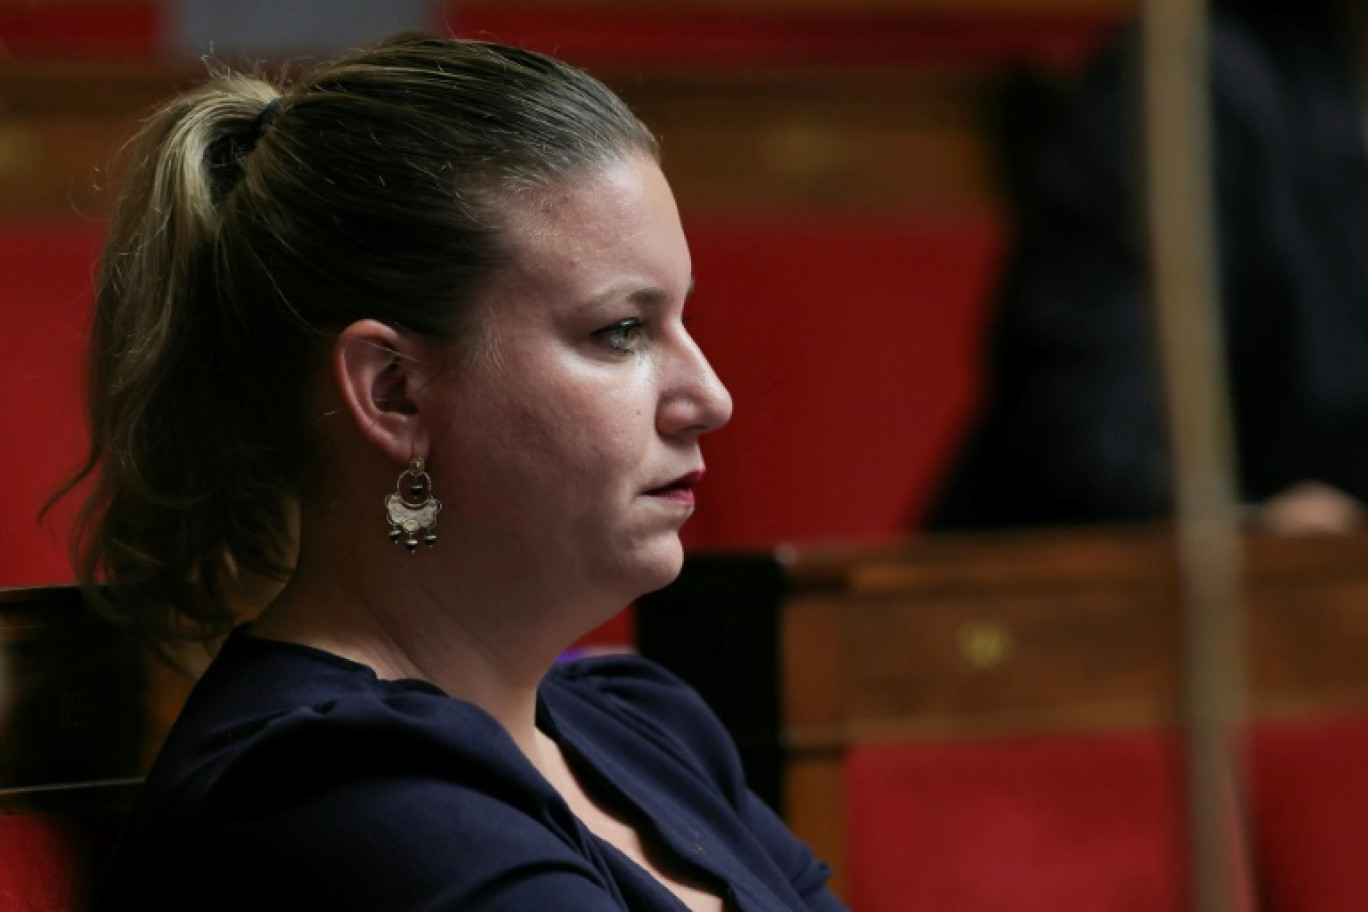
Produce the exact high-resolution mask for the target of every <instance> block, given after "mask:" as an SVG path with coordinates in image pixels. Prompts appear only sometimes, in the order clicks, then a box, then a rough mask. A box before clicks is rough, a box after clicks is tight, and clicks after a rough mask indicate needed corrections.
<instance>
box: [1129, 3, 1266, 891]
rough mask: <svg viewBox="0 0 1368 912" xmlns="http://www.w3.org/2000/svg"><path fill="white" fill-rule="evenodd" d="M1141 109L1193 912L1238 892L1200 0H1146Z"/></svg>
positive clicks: (1238, 633) (1230, 617)
mask: <svg viewBox="0 0 1368 912" xmlns="http://www.w3.org/2000/svg"><path fill="white" fill-rule="evenodd" d="M1143 25H1144V47H1145V51H1144V55H1145V59H1144V67H1143V73H1144V82H1143V85H1144V119H1145V124H1144V125H1145V130H1144V133H1145V146H1146V149H1145V151H1146V161H1147V182H1148V197H1149V199H1148V204H1149V208H1148V217H1149V234H1150V238H1151V251H1152V256H1153V264H1152V266H1153V274H1152V276H1153V289H1154V296H1155V302H1156V305H1157V308H1158V325H1159V342H1160V352H1161V360H1162V364H1163V369H1164V378H1165V383H1166V385H1167V393H1168V402H1169V427H1170V436H1171V438H1172V446H1173V454H1174V471H1175V479H1174V482H1175V493H1176V503H1175V508H1176V516H1175V522H1176V531H1177V547H1178V561H1179V579H1180V581H1181V589H1182V597H1183V607H1184V618H1185V621H1184V642H1185V657H1184V680H1185V689H1184V696H1183V700H1184V707H1183V709H1184V722H1185V726H1186V732H1185V734H1186V741H1185V743H1186V751H1187V755H1186V759H1187V792H1188V822H1189V834H1190V847H1191V851H1190V860H1191V865H1192V868H1191V877H1192V882H1191V890H1192V905H1191V908H1192V909H1193V910H1194V912H1233V910H1235V909H1236V908H1237V902H1238V901H1239V897H1241V896H1242V895H1243V891H1242V890H1241V886H1242V885H1241V884H1238V883H1237V882H1236V881H1237V877H1236V874H1237V872H1238V871H1240V870H1241V868H1242V867H1243V865H1242V864H1241V862H1242V861H1243V859H1244V851H1245V845H1244V839H1243V834H1242V827H1241V825H1240V821H1241V815H1240V813H1239V808H1238V807H1237V806H1236V804H1235V802H1236V795H1237V794H1238V792H1239V789H1238V787H1237V782H1236V779H1237V777H1236V772H1235V771H1236V760H1237V757H1238V751H1237V749H1236V738H1237V737H1238V732H1239V726H1240V722H1241V720H1242V718H1243V715H1244V706H1243V694H1244V683H1245V674H1244V662H1243V647H1244V636H1243V623H1242V618H1241V613H1240V606H1239V599H1238V595H1239V593H1238V588H1239V587H1238V581H1239V573H1240V551H1239V548H1240V541H1239V529H1238V525H1237V522H1238V520H1237V513H1236V510H1235V495H1234V492H1235V485H1234V483H1233V471H1232V468H1231V466H1232V459H1231V430H1230V417H1229V408H1228V404H1227V401H1226V398H1225V395H1224V377H1225V371H1224V364H1225V357H1224V346H1223V343H1222V338H1221V335H1222V334H1221V321H1220V311H1219V307H1218V304H1217V301H1218V298H1217V276H1216V267H1215V263H1214V255H1213V251H1214V250H1215V234H1214V230H1213V219H1212V197H1213V194H1212V188H1211V171H1212V156H1211V142H1210V115H1209V110H1208V108H1209V99H1210V89H1209V86H1210V79H1209V78H1208V70H1207V18H1206V9H1205V3H1204V2H1203V0H1146V2H1145V5H1144V16H1143Z"/></svg>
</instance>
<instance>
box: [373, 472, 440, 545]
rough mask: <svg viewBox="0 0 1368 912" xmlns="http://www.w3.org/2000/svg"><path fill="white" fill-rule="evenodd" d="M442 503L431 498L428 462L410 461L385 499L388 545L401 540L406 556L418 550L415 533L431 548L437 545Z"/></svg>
mask: <svg viewBox="0 0 1368 912" xmlns="http://www.w3.org/2000/svg"><path fill="white" fill-rule="evenodd" d="M441 509H442V502H441V501H440V500H438V499H437V498H435V497H433V496H432V476H431V475H429V474H428V473H427V462H426V461H424V460H423V458H422V457H421V456H414V457H413V458H412V459H410V460H409V464H408V468H407V469H404V471H402V472H400V473H399V481H398V482H397V483H396V484H395V490H394V493H393V494H387V495H385V511H386V512H387V513H388V514H389V523H390V533H389V537H390V541H392V542H394V543H395V544H398V543H399V541H400V540H401V539H402V540H403V542H404V547H405V548H408V549H409V553H410V554H411V553H413V552H414V551H417V550H418V533H419V532H422V533H423V542H424V543H425V544H426V545H427V546H428V547H429V548H430V547H432V545H433V544H434V543H436V541H437V513H438V512H439V511H440V510H441Z"/></svg>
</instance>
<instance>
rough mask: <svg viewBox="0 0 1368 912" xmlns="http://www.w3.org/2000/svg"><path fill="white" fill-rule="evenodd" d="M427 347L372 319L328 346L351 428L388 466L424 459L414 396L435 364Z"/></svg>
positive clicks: (424, 435)
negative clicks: (372, 447)
mask: <svg viewBox="0 0 1368 912" xmlns="http://www.w3.org/2000/svg"><path fill="white" fill-rule="evenodd" d="M431 354H432V353H431V352H430V351H429V350H428V347H426V346H423V345H421V344H420V343H418V342H416V341H415V340H413V339H411V338H409V337H407V336H404V335H402V334H401V333H399V332H398V331H396V330H395V329H393V328H392V327H389V326H386V325H385V324H384V323H381V322H379V321H377V320H359V321H357V322H356V323H353V324H352V325H350V326H348V327H347V328H346V329H344V330H342V333H341V334H340V335H339V336H338V337H337V341H336V342H335V343H334V344H333V350H332V372H333V380H334V382H335V383H336V384H337V388H338V391H339V392H340V393H341V398H342V405H343V408H344V410H345V411H346V412H347V413H348V414H349V415H350V416H351V419H352V421H353V422H355V424H356V427H357V430H359V431H360V432H361V435H362V436H363V437H364V438H366V439H367V440H369V441H370V442H371V443H372V444H374V445H375V446H377V447H379V448H380V450H381V451H382V452H384V453H385V455H386V456H388V457H389V458H390V459H391V460H392V461H393V462H396V463H401V464H402V463H405V462H407V461H408V460H409V459H411V458H412V457H414V456H424V457H426V456H427V455H428V442H429V438H428V428H427V424H426V422H425V421H424V420H423V415H422V412H421V411H420V409H419V408H418V403H417V399H416V395H415V394H416V393H418V392H419V391H420V390H422V389H423V388H424V387H425V386H426V385H427V383H428V382H429V381H430V380H431V377H432V374H433V372H434V371H435V370H436V367H435V365H434V364H433V363H432V362H431V361H430V360H429V358H430V356H431Z"/></svg>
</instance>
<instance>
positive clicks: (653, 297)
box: [589, 276, 694, 307]
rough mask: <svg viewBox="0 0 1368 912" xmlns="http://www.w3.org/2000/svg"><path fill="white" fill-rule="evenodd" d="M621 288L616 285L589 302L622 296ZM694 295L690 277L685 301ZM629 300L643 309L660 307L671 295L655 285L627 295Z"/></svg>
mask: <svg viewBox="0 0 1368 912" xmlns="http://www.w3.org/2000/svg"><path fill="white" fill-rule="evenodd" d="M621 288H622V286H620V285H614V286H612V287H610V288H608V289H606V290H605V291H603V292H602V293H600V294H596V295H594V296H593V297H592V298H590V299H589V301H590V303H598V302H600V301H607V300H608V299H610V298H613V297H615V296H617V295H618V294H620V293H621ZM693 293H694V278H693V276H689V287H688V288H686V289H685V290H684V300H685V301H688V300H689V298H690V297H691V296H692V295H693ZM627 300H629V301H631V302H632V303H633V304H638V305H640V306H642V307H659V306H660V305H662V304H664V303H665V302H666V301H667V300H669V295H667V294H666V293H665V291H664V289H662V288H660V287H658V286H655V285H651V286H648V287H646V288H637V289H635V290H634V291H632V292H631V293H629V294H628V295H627Z"/></svg>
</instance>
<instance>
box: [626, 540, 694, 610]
mask: <svg viewBox="0 0 1368 912" xmlns="http://www.w3.org/2000/svg"><path fill="white" fill-rule="evenodd" d="M634 563H635V566H634V567H633V568H632V570H631V571H630V572H629V573H628V574H625V575H624V578H630V579H631V580H632V581H633V583H634V584H635V585H634V587H633V588H635V589H636V591H635V592H633V593H632V594H631V596H630V598H631V599H636V598H639V597H640V596H643V595H645V594H646V593H648V592H655V591H656V590H657V589H663V588H665V587H666V586H668V585H670V583H672V582H674V581H675V577H677V576H679V571H680V570H682V569H683V568H684V546H683V545H682V544H681V543H680V541H679V536H677V535H673V536H670V540H669V541H667V542H659V543H657V544H655V545H654V546H653V547H651V548H650V549H649V550H647V551H646V553H643V554H640V555H638V560H637V561H635V562H634ZM629 600H630V599H629Z"/></svg>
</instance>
